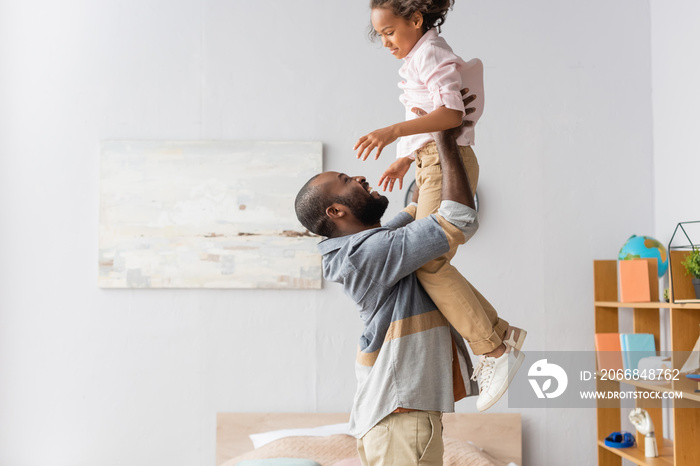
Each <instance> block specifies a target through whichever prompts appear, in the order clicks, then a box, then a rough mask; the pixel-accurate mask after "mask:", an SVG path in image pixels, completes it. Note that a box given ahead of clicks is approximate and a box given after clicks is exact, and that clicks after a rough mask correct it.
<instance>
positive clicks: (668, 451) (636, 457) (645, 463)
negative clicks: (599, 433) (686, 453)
mask: <svg viewBox="0 0 700 466" xmlns="http://www.w3.org/2000/svg"><path fill="white" fill-rule="evenodd" d="M659 440H660V439H659ZM659 443H660V444H659V445H658V448H659V456H658V457H656V458H647V457H646V456H644V446H643V445H642V446H641V447H640V446H638V445H635V446H633V447H629V448H613V447H609V446H607V445H605V440H598V447H599V448H603V449H605V450H607V451H609V452H612V453H614V454H616V455H617V456H620V457H622V458H625V459H626V460H629V461H632V462H634V463H635V464H638V465H642V466H673V464H674V463H673V442H672V441H671V440H669V439H667V438H665V439H663V442H659Z"/></svg>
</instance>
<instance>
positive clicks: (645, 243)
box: [617, 235, 668, 278]
mask: <svg viewBox="0 0 700 466" xmlns="http://www.w3.org/2000/svg"><path fill="white" fill-rule="evenodd" d="M617 258H618V259H619V260H621V261H624V260H629V259H656V270H658V272H659V278H661V277H663V276H664V274H665V273H666V271H667V270H668V254H667V253H666V248H665V247H664V245H663V244H661V243H660V242H659V241H657V240H655V239H654V238H651V237H649V236H637V235H632V236H630V237H629V239H628V240H627V241H626V242H625V244H624V245H623V246H622V248H620V254H618V256H617Z"/></svg>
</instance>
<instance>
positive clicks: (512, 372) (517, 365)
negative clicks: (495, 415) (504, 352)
mask: <svg viewBox="0 0 700 466" xmlns="http://www.w3.org/2000/svg"><path fill="white" fill-rule="evenodd" d="M523 332H524V331H523ZM522 339H524V338H522ZM524 360H525V353H522V352H520V351H518V355H517V356H516V357H515V361H513V365H512V366H511V367H510V370H509V371H508V383H505V384H503V386H502V387H501V388H500V389H499V390H498V392H496V396H494V397H493V398H492V399H491V401H489V402H488V404H486V405H484V406H481V407H478V406H477V408H476V409H478V410H479V411H486V410H487V409H489V408H490V407H491V406H493V405H495V404H496V403H497V402H498V400H500V399H501V397H502V396H503V394H504V393H505V392H506V390H508V387H509V386H510V383H511V382H512V381H513V378H514V377H515V373H516V372H518V369H520V366H522V364H523V361H524Z"/></svg>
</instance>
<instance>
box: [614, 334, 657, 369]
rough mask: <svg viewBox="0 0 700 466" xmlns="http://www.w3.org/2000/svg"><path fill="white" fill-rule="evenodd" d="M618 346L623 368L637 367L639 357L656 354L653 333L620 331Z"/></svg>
mask: <svg viewBox="0 0 700 466" xmlns="http://www.w3.org/2000/svg"><path fill="white" fill-rule="evenodd" d="M620 347H621V348H622V364H623V366H624V369H625V370H632V371H633V370H635V369H638V367H639V360H640V359H642V358H646V357H649V356H656V345H655V343H654V335H652V334H651V333H621V334H620Z"/></svg>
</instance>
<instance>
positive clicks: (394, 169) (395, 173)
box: [377, 157, 413, 192]
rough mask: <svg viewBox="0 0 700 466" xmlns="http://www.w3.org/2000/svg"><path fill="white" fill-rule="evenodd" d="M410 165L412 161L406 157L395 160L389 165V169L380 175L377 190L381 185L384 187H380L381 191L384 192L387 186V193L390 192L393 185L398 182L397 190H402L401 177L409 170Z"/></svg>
mask: <svg viewBox="0 0 700 466" xmlns="http://www.w3.org/2000/svg"><path fill="white" fill-rule="evenodd" d="M412 163H413V160H411V159H409V158H408V157H401V158H399V159H396V161H395V162H394V163H392V164H391V165H389V168H387V169H386V171H385V172H384V173H382V177H381V178H379V183H377V188H379V187H380V186H382V183H383V184H384V186H382V190H383V191H386V188H387V186H388V187H389V192H392V191H393V190H394V183H395V182H396V181H397V180H398V181H399V189H403V177H404V175H405V174H406V172H408V169H409V168H411V164H412Z"/></svg>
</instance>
